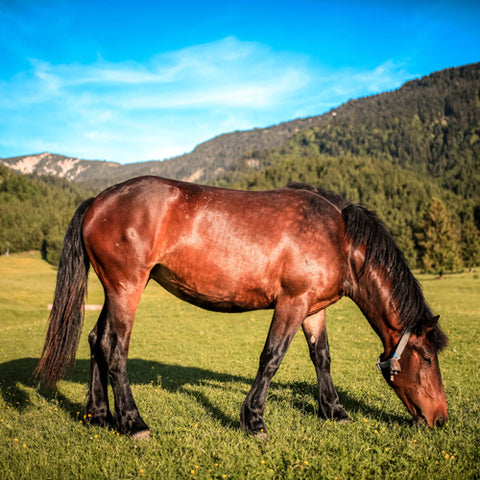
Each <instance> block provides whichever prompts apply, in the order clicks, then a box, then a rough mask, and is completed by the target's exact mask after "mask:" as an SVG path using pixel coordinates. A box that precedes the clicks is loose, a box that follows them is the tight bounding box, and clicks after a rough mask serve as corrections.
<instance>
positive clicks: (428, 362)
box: [422, 355, 432, 366]
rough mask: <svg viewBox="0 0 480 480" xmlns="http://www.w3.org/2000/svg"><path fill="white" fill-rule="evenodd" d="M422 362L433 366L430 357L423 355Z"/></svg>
mask: <svg viewBox="0 0 480 480" xmlns="http://www.w3.org/2000/svg"><path fill="white" fill-rule="evenodd" d="M422 361H423V363H424V364H425V365H428V366H430V365H431V364H432V359H431V358H430V357H426V356H425V355H422Z"/></svg>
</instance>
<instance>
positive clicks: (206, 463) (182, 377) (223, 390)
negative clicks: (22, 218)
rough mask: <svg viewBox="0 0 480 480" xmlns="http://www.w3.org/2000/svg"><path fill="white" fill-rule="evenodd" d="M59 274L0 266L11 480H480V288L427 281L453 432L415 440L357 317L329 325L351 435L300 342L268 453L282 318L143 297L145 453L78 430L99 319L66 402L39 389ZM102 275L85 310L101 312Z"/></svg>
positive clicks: (139, 388)
mask: <svg viewBox="0 0 480 480" xmlns="http://www.w3.org/2000/svg"><path fill="white" fill-rule="evenodd" d="M55 275H56V272H55V270H54V269H53V268H52V267H51V266H49V265H48V264H46V263H45V262H43V261H41V260H40V258H39V256H38V254H36V253H33V254H22V255H13V256H11V257H0V279H1V280H0V285H1V288H0V479H2V480H3V479H15V480H18V479H22V478H25V479H27V478H28V479H36V478H38V479H53V478H59V479H60V478H61V479H70V478H72V479H74V478H75V479H78V478H85V479H86V478H95V479H99V478H108V479H129V478H159V479H197V478H198V479H209V478H214V479H222V478H227V479H243V478H252V479H270V478H275V479H288V478H312V479H323V478H325V479H331V480H335V479H337V480H340V479H376V478H378V479H397V478H398V479H402V480H404V479H407V478H412V479H413V478H414V479H423V478H428V479H448V480H451V479H468V478H472V479H474V478H477V479H478V478H480V448H479V443H480V393H479V392H480V382H479V379H480V375H479V366H480V361H479V357H480V334H479V332H480V276H479V275H478V274H475V273H473V274H472V273H468V274H467V273H465V274H462V275H453V276H447V277H446V278H445V279H444V280H441V281H440V280H437V279H435V278H434V277H428V276H421V277H420V281H421V282H422V285H423V287H424V291H425V295H426V297H427V299H428V301H429V303H430V304H431V306H432V308H433V310H434V311H435V312H436V313H439V314H440V315H441V324H442V326H443V328H444V330H445V331H446V332H447V333H448V334H449V336H450V344H449V346H448V347H447V349H446V351H445V352H444V353H442V354H441V356H440V366H441V369H442V373H443V380H444V385H445V389H446V392H447V398H448V403H449V419H448V422H447V425H446V426H445V427H444V428H443V429H440V430H433V431H432V430H429V429H426V428H416V427H414V426H413V425H412V422H411V418H410V416H409V414H408V412H407V411H406V409H405V408H404V407H403V405H402V404H401V403H400V400H399V399H398V398H397V397H396V396H395V394H394V393H393V391H392V390H391V389H390V388H389V387H388V386H387V384H386V383H385V381H384V380H383V378H382V376H381V375H380V374H379V373H377V371H376V369H375V361H376V359H377V356H378V355H379V354H380V353H381V350H382V348H381V343H380V340H379V339H378V338H377V337H376V335H375V334H374V332H373V331H372V329H371V328H370V326H369V325H368V323H367V321H366V320H365V319H364V317H363V316H362V315H361V313H360V312H359V310H358V309H357V308H356V306H355V305H354V304H353V303H352V302H351V301H349V300H342V301H341V302H339V303H338V304H337V305H335V306H333V307H331V308H329V310H328V312H327V319H328V320H327V321H328V331H329V338H330V345H331V354H332V375H333V379H334V382H335V384H336V386H337V389H338V392H339V395H340V398H341V401H342V403H343V405H344V406H345V408H346V409H347V411H348V412H349V414H350V416H351V417H352V422H351V423H350V424H347V425H337V424H335V423H333V422H330V421H327V422H324V421H321V420H319V419H318V418H317V413H316V412H317V405H316V398H315V374H314V369H313V365H312V364H311V362H310V359H309V356H308V351H307V346H306V343H305V341H304V339H303V335H302V334H301V333H299V334H298V335H297V337H296V338H295V340H294V342H293V344H292V346H291V348H290V350H289V352H288V353H287V356H286V358H285V360H284V362H283V363H282V365H281V367H280V370H279V372H278V373H277V375H276V376H275V377H274V380H273V382H272V386H271V388H270V390H269V395H268V398H267V403H266V408H265V420H266V422H267V427H268V429H269V440H268V441H266V442H262V441H259V440H257V439H255V438H253V437H250V436H248V435H246V434H244V433H242V432H241V431H240V422H239V412H240V406H241V404H242V402H243V400H244V398H245V395H246V394H247V392H248V390H249V388H250V385H251V383H252V381H253V378H254V376H255V373H256V369H257V365H258V358H259V355H260V352H261V349H262V347H263V343H264V341H265V337H266V334H267V331H268V326H269V322H270V316H271V312H269V311H261V312H250V313H246V314H241V315H240V314H231V315H228V314H217V313H211V312H206V311H203V310H200V309H197V308H195V307H192V306H190V305H188V304H186V303H183V302H181V301H180V300H177V299H176V298H174V297H172V296H171V295H169V294H168V293H166V292H165V291H163V290H162V289H161V288H160V287H159V286H158V285H156V284H153V283H152V284H150V285H149V286H148V288H147V289H146V291H145V293H144V296H143V299H142V303H141V305H140V309H139V311H138V314H137V319H136V323H135V327H134V330H133V335H132V342H131V351H130V357H129V367H128V368H129V374H130V380H131V383H132V389H133V392H134V396H135V399H136V402H137V405H138V407H139V409H140V412H141V414H142V416H143V418H144V419H145V421H146V422H147V423H148V424H149V426H150V427H151V430H152V438H151V439H150V440H148V441H144V442H135V441H133V440H131V439H129V438H126V437H122V436H119V435H117V434H116V433H115V432H113V431H110V430H106V429H101V428H94V427H86V426H84V425H83V424H82V417H83V411H84V404H85V394H86V385H87V381H88V372H89V363H88V357H89V350H88V344H87V335H88V332H89V331H90V329H91V328H92V326H93V325H94V323H95V321H96V317H97V316H98V312H95V311H93V312H91V311H88V312H87V314H86V320H85V327H84V330H83V334H82V340H81V344H80V348H79V351H78V355H77V362H76V366H75V371H74V373H73V376H72V377H70V378H67V379H65V380H63V381H62V382H60V384H59V387H58V391H57V392H56V393H55V394H45V393H42V392H41V391H40V390H39V388H38V385H37V382H36V381H35V380H33V379H32V376H31V375H32V371H33V369H34V368H35V365H36V362H37V360H38V357H39V354H40V352H41V349H42V345H43V339H44V334H45V328H46V320H47V317H48V310H47V304H49V303H51V302H52V298H53V291H54V285H55ZM102 300H103V294H102V290H101V287H100V285H99V284H98V282H97V280H96V278H95V277H94V276H91V280H90V284H89V297H88V303H91V304H98V303H102Z"/></svg>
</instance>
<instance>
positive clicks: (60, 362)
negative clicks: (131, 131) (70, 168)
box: [35, 198, 93, 387]
mask: <svg viewBox="0 0 480 480" xmlns="http://www.w3.org/2000/svg"><path fill="white" fill-rule="evenodd" d="M92 202H93V198H90V199H89V200H86V201H85V202H83V203H82V204H81V205H80V207H78V209H77V211H76V212H75V215H74V216H73V218H72V219H71V220H70V224H69V225H68V228H67V233H66V234H65V239H64V241H63V248H62V254H61V256H60V263H59V266H58V273H57V286H56V288H55V298H54V300H53V307H52V311H51V312H50V318H49V326H48V331H47V336H46V339H45V345H44V347H43V351H42V355H41V357H40V361H39V363H38V365H37V368H36V369H35V376H40V378H41V380H42V382H43V383H44V384H45V385H46V386H47V387H51V386H52V385H55V384H56V383H57V381H58V380H59V379H60V378H61V377H62V375H63V374H64V373H65V370H66V369H67V367H70V368H71V369H73V365H74V363H75V354H76V352H77V347H78V343H79V340H80V333H81V331H82V327H83V317H84V310H85V309H84V299H85V294H86V290H87V280H88V270H89V267H90V261H89V259H88V256H87V254H86V252H85V248H84V246H83V239H82V225H83V218H84V217H85V214H86V213H87V210H88V209H89V208H90V206H91V204H92Z"/></svg>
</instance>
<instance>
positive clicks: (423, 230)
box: [417, 199, 462, 274]
mask: <svg viewBox="0 0 480 480" xmlns="http://www.w3.org/2000/svg"><path fill="white" fill-rule="evenodd" d="M417 240H418V246H419V250H420V263H421V267H422V269H423V270H424V271H425V272H430V273H439V274H442V273H443V272H444V271H455V270H457V269H459V268H461V267H462V259H461V256H460V244H459V243H460V231H459V228H458V227H457V226H456V225H455V222H454V221H453V218H452V215H451V214H450V213H449V211H448V210H447V207H446V206H445V204H444V203H443V202H442V201H441V200H438V199H433V200H432V202H431V203H430V205H429V207H428V208H427V209H426V210H425V212H424V215H423V219H422V222H421V224H420V232H419V233H418V234H417Z"/></svg>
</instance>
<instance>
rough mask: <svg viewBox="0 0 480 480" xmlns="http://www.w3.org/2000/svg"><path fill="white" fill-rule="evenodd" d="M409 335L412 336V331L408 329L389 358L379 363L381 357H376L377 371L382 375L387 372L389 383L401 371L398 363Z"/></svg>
mask: <svg viewBox="0 0 480 480" xmlns="http://www.w3.org/2000/svg"><path fill="white" fill-rule="evenodd" d="M411 334H412V331H411V330H408V329H407V330H405V331H404V332H403V335H402V338H401V339H400V341H399V342H398V345H397V348H396V349H395V352H394V353H393V355H392V356H391V357H390V358H388V359H387V360H384V361H383V362H381V361H380V357H381V355H380V357H378V359H377V369H378V370H379V371H381V372H382V373H384V372H385V371H387V372H388V373H389V374H390V381H391V382H393V380H394V378H395V375H398V374H399V373H400V372H401V371H402V369H401V367H400V363H399V362H400V358H401V356H402V353H403V351H404V350H405V346H406V345H407V342H408V339H409V338H410V335H411Z"/></svg>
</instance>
